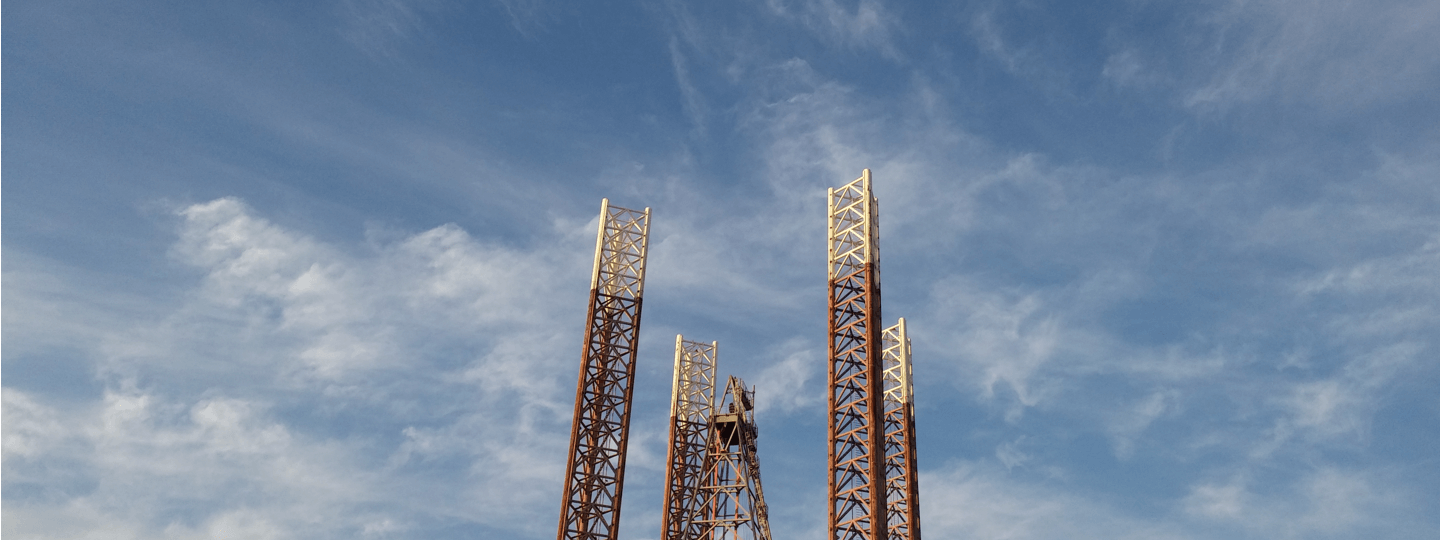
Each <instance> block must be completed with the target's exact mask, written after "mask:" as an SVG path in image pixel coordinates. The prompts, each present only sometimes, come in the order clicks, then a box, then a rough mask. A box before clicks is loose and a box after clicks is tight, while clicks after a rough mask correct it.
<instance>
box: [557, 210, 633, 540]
mask: <svg viewBox="0 0 1440 540" xmlns="http://www.w3.org/2000/svg"><path fill="white" fill-rule="evenodd" d="M649 235H650V209H649V208H646V209H645V210H644V211H643V212H640V211H635V210H628V209H625V208H620V207H615V206H610V203H609V201H608V200H606V201H603V202H601V204H600V232H599V236H598V237H597V238H596V241H595V271H594V274H593V275H592V277H591V280H590V308H589V312H588V313H587V315H586V319H587V324H586V326H585V347H584V352H583V355H582V357H581V361H580V377H579V381H578V382H577V383H576V386H575V417H574V418H575V419H574V424H573V425H572V427H571V430H570V455H569V458H568V460H567V462H566V475H565V498H564V501H563V502H562V504H561V507H560V524H559V532H558V533H557V539H559V540H600V539H605V540H615V538H616V537H617V535H618V534H619V526H620V500H621V495H622V492H623V489H622V488H623V487H624V478H625V449H626V443H627V440H628V436H629V432H630V403H631V394H632V392H633V390H634V388H635V352H636V345H637V340H638V337H639V332H640V308H641V300H642V297H643V293H644V284H645V256H646V251H647V245H648V238H649Z"/></svg>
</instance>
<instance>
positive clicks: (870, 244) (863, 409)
mask: <svg viewBox="0 0 1440 540" xmlns="http://www.w3.org/2000/svg"><path fill="white" fill-rule="evenodd" d="M877 206H878V205H877V202H876V200H875V196H874V195H873V194H872V192H871V189H870V170H869V169H865V170H864V172H863V173H861V176H860V178H858V179H856V180H855V181H853V182H850V183H849V184H846V185H845V186H843V187H840V188H834V189H831V190H830V195H829V235H828V237H829V238H828V251H829V282H830V283H829V285H830V287H829V288H830V302H829V304H830V313H829V330H830V332H829V333H830V336H829V340H828V344H827V348H828V352H829V354H828V358H829V362H828V363H829V386H828V392H829V396H828V403H829V408H830V418H829V470H830V478H829V504H830V516H829V518H830V521H829V528H830V538H831V539H832V540H885V539H886V537H887V532H888V530H887V524H888V519H887V515H886V511H887V505H886V495H887V488H886V468H885V446H884V439H885V437H884V418H883V412H884V406H883V403H882V401H883V399H884V398H883V395H882V388H881V379H882V376H883V372H882V369H883V367H882V360H881V351H880V349H881V338H880V331H881V326H880V321H881V320H882V319H881V313H880V255H879V245H878V239H879V225H878V222H877V217H878V208H877Z"/></svg>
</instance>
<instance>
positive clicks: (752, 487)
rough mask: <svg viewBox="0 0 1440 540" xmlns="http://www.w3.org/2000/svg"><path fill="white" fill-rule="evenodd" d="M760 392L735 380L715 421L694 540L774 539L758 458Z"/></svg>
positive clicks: (711, 428) (731, 379)
mask: <svg viewBox="0 0 1440 540" xmlns="http://www.w3.org/2000/svg"><path fill="white" fill-rule="evenodd" d="M754 400H755V392H754V390H747V389H746V388H745V381H742V380H740V379H739V378H737V377H730V381H729V383H728V384H727V385H726V388H725V398H724V404H723V405H722V407H721V408H720V409H719V411H720V412H716V413H715V414H714V415H712V416H711V417H710V429H709V431H710V444H709V448H708V449H707V450H706V452H705V465H704V469H703V471H702V473H701V483H700V489H699V495H700V496H699V500H698V501H697V502H698V503H699V508H698V510H699V512H698V513H697V514H698V515H696V516H695V519H694V521H692V523H693V524H694V525H696V527H695V529H694V531H695V534H694V536H690V537H688V539H690V540H770V517H769V509H768V508H767V507H766V506H765V491H764V490H763V489H761V487H760V459H759V457H758V456H757V455H756V453H755V439H756V438H757V437H758V436H759V431H758V430H757V429H756V428H755V412H754V409H755V405H754V403H755V401H754Z"/></svg>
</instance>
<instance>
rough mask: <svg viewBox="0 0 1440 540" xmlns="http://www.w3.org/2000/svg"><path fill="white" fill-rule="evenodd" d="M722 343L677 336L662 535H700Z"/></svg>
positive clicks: (685, 538) (681, 538)
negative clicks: (702, 488)
mask: <svg viewBox="0 0 1440 540" xmlns="http://www.w3.org/2000/svg"><path fill="white" fill-rule="evenodd" d="M718 353H719V348H718V344H717V343H715V342H713V341H712V342H710V343H709V344H705V343H699V342H695V341H685V339H684V337H682V336H679V335H677V336H675V381H674V386H673V390H672V391H671V394H670V446H669V449H668V450H667V451H666V454H667V456H666V460H665V462H666V463H668V464H669V466H668V467H667V468H666V469H665V499H664V503H663V504H664V509H665V513H664V514H661V517H660V530H661V538H663V539H664V540H689V539H693V538H699V535H700V531H699V524H698V523H695V520H696V519H697V518H698V517H699V511H700V502H699V498H700V479H701V473H702V472H703V470H704V466H705V449H706V447H707V445H708V443H709V435H710V417H711V416H713V415H714V413H715V366H716V362H717V361H718V359H719V358H718Z"/></svg>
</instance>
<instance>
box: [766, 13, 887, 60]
mask: <svg viewBox="0 0 1440 540" xmlns="http://www.w3.org/2000/svg"><path fill="white" fill-rule="evenodd" d="M766 4H767V6H768V7H769V8H770V11H771V13H772V14H774V15H777V16H781V17H785V18H788V19H793V20H795V21H798V22H799V23H800V24H802V25H804V26H805V27H806V28H807V29H809V30H810V31H811V32H813V33H814V34H815V35H817V36H819V37H820V38H821V39H823V40H825V41H828V42H830V43H835V44H839V45H841V46H845V47H850V48H857V49H872V50H875V51H877V52H879V53H881V54H882V55H884V56H886V57H887V58H890V59H892V60H900V58H901V57H900V53H899V49H897V48H896V46H895V44H894V36H893V34H894V33H895V32H896V31H897V30H898V29H899V28H900V21H899V19H898V18H896V17H895V16H893V15H891V14H890V13H889V11H888V10H887V9H886V7H885V5H884V4H883V3H881V2H878V1H876V0H860V1H859V2H856V3H855V4H854V8H853V9H851V8H849V7H847V6H844V5H841V3H840V2H837V1H836V0H799V1H797V2H787V1H785V0H766Z"/></svg>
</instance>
